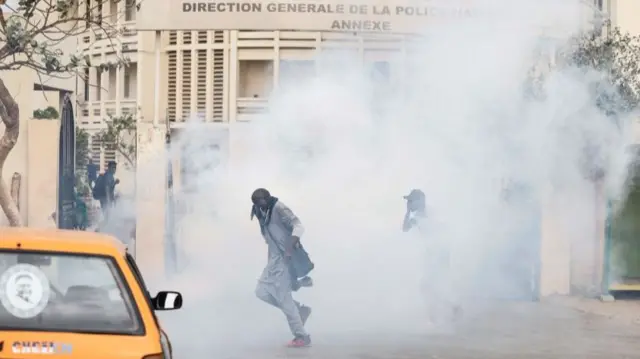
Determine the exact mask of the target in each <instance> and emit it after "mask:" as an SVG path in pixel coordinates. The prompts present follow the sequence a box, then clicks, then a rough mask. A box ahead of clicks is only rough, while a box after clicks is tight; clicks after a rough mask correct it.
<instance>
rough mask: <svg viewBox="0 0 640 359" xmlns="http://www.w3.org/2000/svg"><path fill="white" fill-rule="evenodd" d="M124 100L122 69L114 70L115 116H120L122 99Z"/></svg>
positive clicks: (119, 67) (120, 67)
mask: <svg viewBox="0 0 640 359" xmlns="http://www.w3.org/2000/svg"><path fill="white" fill-rule="evenodd" d="M123 98H124V67H122V66H118V68H116V116H120V115H122V99H123Z"/></svg>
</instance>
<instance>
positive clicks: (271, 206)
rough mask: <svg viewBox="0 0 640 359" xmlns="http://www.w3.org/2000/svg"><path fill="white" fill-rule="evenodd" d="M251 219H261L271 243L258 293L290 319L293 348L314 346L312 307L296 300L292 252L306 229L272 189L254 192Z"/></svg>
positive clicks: (263, 229) (265, 233)
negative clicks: (309, 326) (308, 327)
mask: <svg viewBox="0 0 640 359" xmlns="http://www.w3.org/2000/svg"><path fill="white" fill-rule="evenodd" d="M251 201H252V202H253V207H252V208H251V218H252V219H253V217H256V218H258V221H259V222H260V231H261V233H262V236H263V238H264V240H265V242H266V243H267V246H268V259H267V265H266V267H265V268H264V270H263V272H262V276H261V277H260V279H259V280H258V285H257V287H256V296H257V297H258V298H260V299H261V300H263V301H265V302H267V303H269V304H271V305H273V306H274V307H276V308H278V309H280V310H281V311H282V312H283V313H284V315H285V316H286V318H287V322H288V323H289V329H290V330H291V333H292V334H293V336H294V338H293V340H292V341H291V342H290V343H289V346H292V347H305V346H309V345H311V337H310V336H309V334H308V333H307V331H306V330H305V328H304V324H305V323H306V321H307V319H308V318H309V315H310V314H311V308H309V307H307V306H304V305H301V304H300V303H298V302H296V301H294V300H293V295H292V293H293V291H294V290H297V289H298V288H299V283H298V280H297V275H296V274H294V273H292V271H293V266H292V259H291V257H292V254H293V252H294V250H295V249H296V247H297V246H299V245H300V237H301V236H302V234H303V233H304V228H303V227H302V223H301V222H300V220H299V219H298V217H297V216H296V215H295V214H294V213H293V211H291V209H290V208H289V207H287V206H286V205H285V204H284V203H282V202H281V201H279V200H278V198H276V197H274V196H272V195H271V194H270V193H269V191H267V190H266V189H264V188H259V189H257V190H255V191H254V192H253V194H252V195H251Z"/></svg>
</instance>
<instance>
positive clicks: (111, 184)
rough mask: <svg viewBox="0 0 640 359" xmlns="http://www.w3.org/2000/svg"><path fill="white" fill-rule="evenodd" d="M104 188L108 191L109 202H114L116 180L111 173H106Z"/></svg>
mask: <svg viewBox="0 0 640 359" xmlns="http://www.w3.org/2000/svg"><path fill="white" fill-rule="evenodd" d="M104 186H105V189H106V191H105V193H106V194H107V200H108V201H109V202H113V199H114V197H115V189H116V178H115V176H114V174H113V173H112V172H110V171H106V172H105V173H104Z"/></svg>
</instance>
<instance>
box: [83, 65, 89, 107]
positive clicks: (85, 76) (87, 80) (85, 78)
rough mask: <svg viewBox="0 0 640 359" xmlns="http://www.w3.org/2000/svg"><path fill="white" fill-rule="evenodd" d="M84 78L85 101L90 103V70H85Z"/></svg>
mask: <svg viewBox="0 0 640 359" xmlns="http://www.w3.org/2000/svg"><path fill="white" fill-rule="evenodd" d="M83 78H84V100H85V101H89V89H90V86H89V81H90V79H89V68H88V67H87V68H85V69H84V77H83Z"/></svg>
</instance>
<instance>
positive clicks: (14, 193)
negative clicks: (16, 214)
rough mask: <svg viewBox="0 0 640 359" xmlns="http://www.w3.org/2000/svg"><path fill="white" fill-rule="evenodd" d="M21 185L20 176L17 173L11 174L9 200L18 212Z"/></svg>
mask: <svg viewBox="0 0 640 359" xmlns="http://www.w3.org/2000/svg"><path fill="white" fill-rule="evenodd" d="M21 184H22V176H21V175H20V173H18V172H14V173H13V177H11V199H12V200H13V203H15V204H16V208H18V210H20V185H21Z"/></svg>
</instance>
